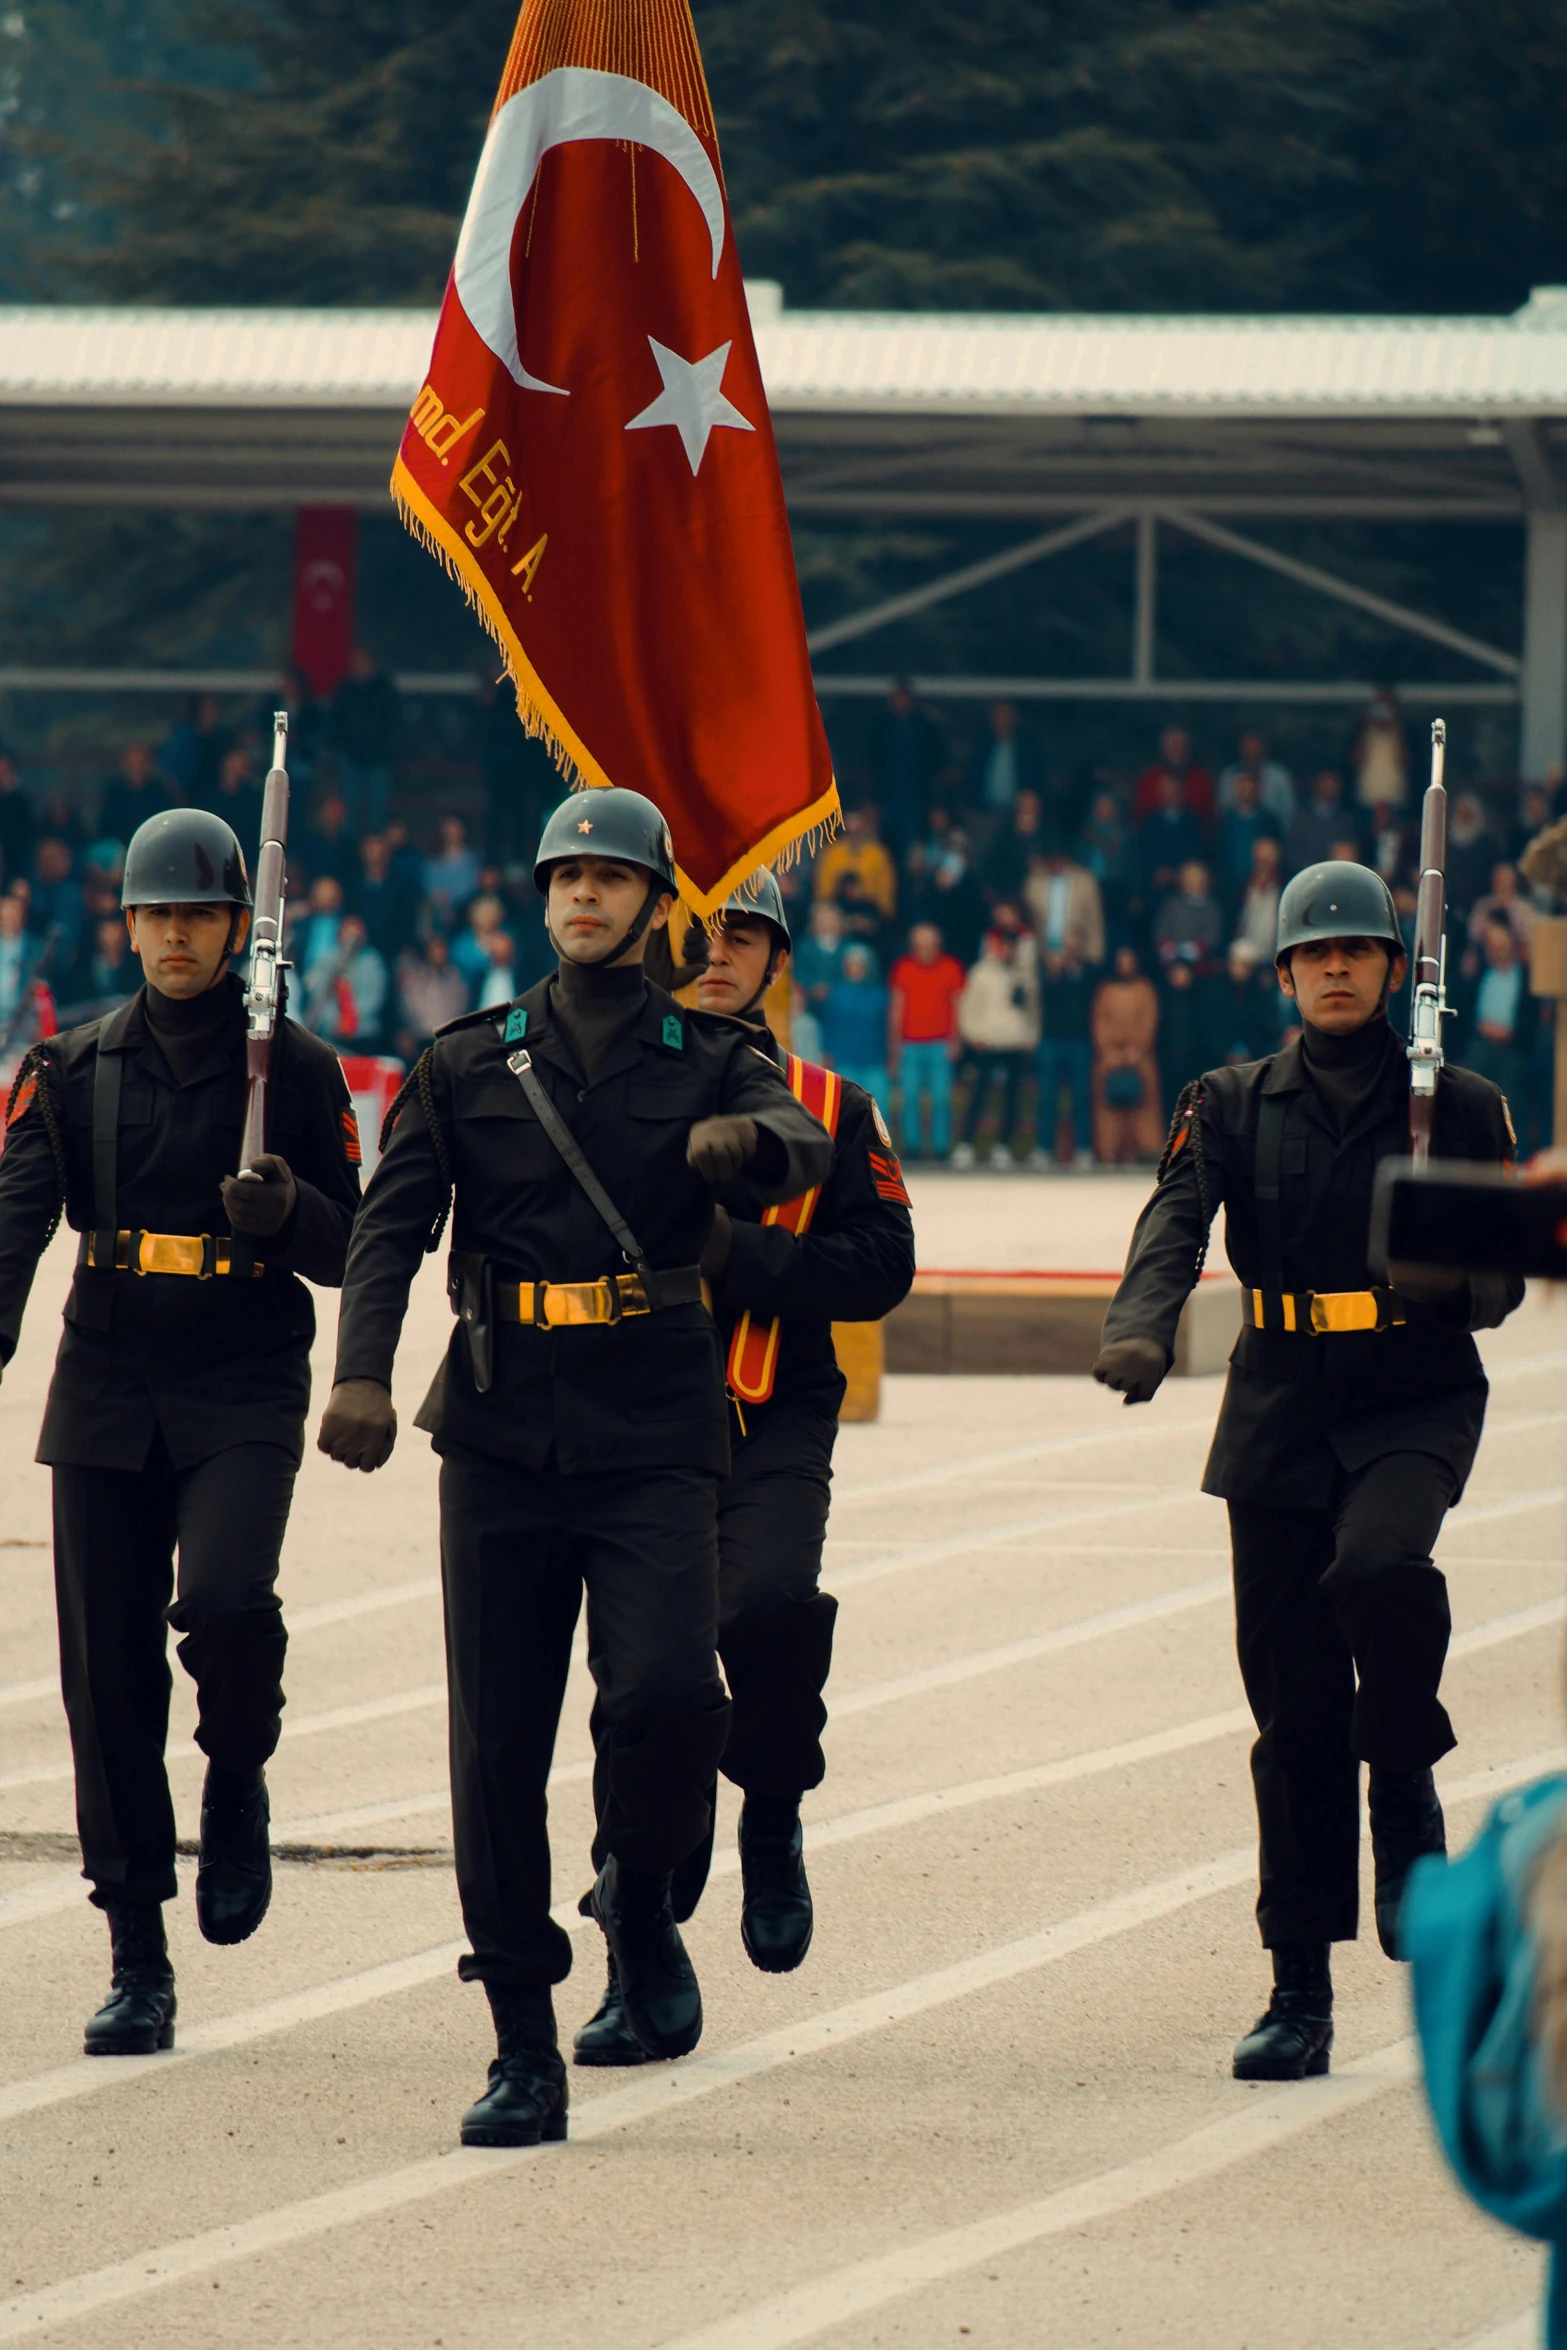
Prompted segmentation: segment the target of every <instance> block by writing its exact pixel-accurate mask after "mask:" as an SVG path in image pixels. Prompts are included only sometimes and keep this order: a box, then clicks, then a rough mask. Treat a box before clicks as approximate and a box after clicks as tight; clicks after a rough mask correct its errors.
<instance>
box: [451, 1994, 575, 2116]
mask: <svg viewBox="0 0 1567 2350" xmlns="http://www.w3.org/2000/svg"><path fill="white" fill-rule="evenodd" d="M484 1988H485V1992H486V1994H487V1996H488V1998H489V2002H490V2013H491V2015H493V2016H494V2018H495V2048H496V2054H495V2062H494V2063H493V2064H492V2065H491V2067H490V2084H489V2087H488V2088H487V2089H486V2090H485V2092H484V2095H483V2096H482V2097H481V2098H480V2099H479V2102H478V2104H477V2105H470V2106H469V2108H468V2110H467V2112H466V2113H465V2114H464V2115H463V2117H462V2142H463V2144H464V2145H465V2146H537V2145H538V2143H539V2141H540V2140H541V2139H543V2140H544V2141H545V2142H546V2143H548V2144H555V2143H557V2142H558V2141H559V2140H560V2139H562V2138H564V2137H565V2135H566V2067H565V2066H564V2065H563V2064H562V2062H561V2058H560V2049H559V2047H558V2046H557V2044H556V2039H555V2006H554V2002H553V2001H552V1999H551V1998H550V1995H549V1992H548V1990H547V1989H545V1990H542V1991H516V1990H509V1989H508V1988H507V1987H506V1986H505V1985H504V1984H500V1983H486V1984H485V1986H484Z"/></svg>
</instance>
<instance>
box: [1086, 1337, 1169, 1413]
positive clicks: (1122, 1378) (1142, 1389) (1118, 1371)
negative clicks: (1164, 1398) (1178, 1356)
mask: <svg viewBox="0 0 1567 2350" xmlns="http://www.w3.org/2000/svg"><path fill="white" fill-rule="evenodd" d="M1169 1368H1170V1359H1169V1357H1168V1355H1167V1354H1166V1353H1165V1351H1164V1348H1163V1347H1162V1346H1161V1345H1160V1344H1159V1341H1158V1339H1157V1338H1112V1339H1111V1341H1110V1343H1109V1345H1108V1346H1102V1347H1101V1348H1100V1349H1099V1360H1098V1361H1097V1362H1096V1363H1095V1365H1094V1377H1095V1378H1096V1379H1097V1380H1098V1382H1099V1384H1100V1386H1101V1387H1113V1388H1115V1389H1116V1390H1117V1391H1118V1392H1119V1393H1120V1394H1121V1395H1122V1396H1124V1397H1125V1399H1126V1401H1127V1402H1128V1403H1151V1402H1152V1401H1153V1399H1154V1397H1155V1396H1156V1395H1157V1394H1158V1392H1159V1389H1160V1388H1161V1386H1162V1385H1163V1384H1164V1375H1165V1373H1166V1371H1167V1370H1168V1369H1169Z"/></svg>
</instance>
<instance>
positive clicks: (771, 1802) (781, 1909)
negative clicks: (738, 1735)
mask: <svg viewBox="0 0 1567 2350" xmlns="http://www.w3.org/2000/svg"><path fill="white" fill-rule="evenodd" d="M740 1881H741V1884H742V1886H743V1887H744V1892H743V1895H742V1899H741V1903H740V1939H741V1941H742V1942H743V1943H744V1944H745V1949H746V1956H747V1957H748V1958H749V1959H750V1961H751V1964H752V1965H753V1966H757V1967H760V1968H761V1970H762V1972H763V1974H764V1975H788V1974H792V1973H793V1972H794V1969H795V1968H796V1967H797V1966H798V1965H799V1963H800V1961H801V1959H802V1958H804V1956H805V1954H806V1952H807V1951H808V1950H809V1949H810V1947H811V1934H812V1930H813V1928H814V1926H815V1923H816V1913H815V1911H814V1910H813V1909H812V1907H811V1888H810V1886H809V1885H808V1884H807V1883H806V1879H805V1835H804V1831H803V1829H802V1828H801V1826H800V1799H799V1797H798V1796H797V1795H794V1796H789V1795H748V1796H747V1797H746V1799H745V1802H744V1804H743V1805H742V1807H741V1811H740Z"/></svg>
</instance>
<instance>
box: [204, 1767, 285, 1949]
mask: <svg viewBox="0 0 1567 2350" xmlns="http://www.w3.org/2000/svg"><path fill="white" fill-rule="evenodd" d="M269 1817H270V1812H269V1807H268V1804H267V1775H266V1773H265V1771H262V1770H254V1771H220V1770H219V1768H218V1766H217V1764H216V1763H208V1765H207V1778H206V1784H205V1785H204V1786H203V1788H202V1791H201V1857H200V1858H199V1860H198V1861H197V1863H196V1923H197V1924H198V1925H199V1926H200V1928H201V1930H202V1933H203V1934H204V1935H205V1936H206V1938H207V1940H208V1941H209V1942H244V1941H247V1940H248V1939H249V1937H250V1936H251V1935H252V1934H253V1933H254V1932H255V1930H256V1928H257V1927H258V1926H259V1925H260V1923H261V1921H262V1919H263V1918H264V1917H265V1916H266V1914H267V1904H268V1902H269V1901H270V1900H271V1899H272V1851H271V1847H270V1845H269V1844H268V1842H267V1824H268V1820H269Z"/></svg>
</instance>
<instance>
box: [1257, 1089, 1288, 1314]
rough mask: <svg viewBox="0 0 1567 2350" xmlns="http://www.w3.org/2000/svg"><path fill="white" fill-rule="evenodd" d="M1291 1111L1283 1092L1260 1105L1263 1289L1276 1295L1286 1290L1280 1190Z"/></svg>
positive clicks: (1259, 1224) (1259, 1244) (1259, 1241)
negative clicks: (1287, 1126)
mask: <svg viewBox="0 0 1567 2350" xmlns="http://www.w3.org/2000/svg"><path fill="white" fill-rule="evenodd" d="M1288 1110H1289V1102H1288V1098H1287V1096H1286V1095H1284V1094H1282V1093H1265V1094H1264V1095H1263V1096H1262V1098H1261V1100H1260V1101H1259V1102H1258V1104H1257V1166H1256V1177H1255V1188H1256V1200H1257V1252H1258V1255H1259V1257H1260V1258H1261V1260H1262V1286H1263V1288H1264V1289H1268V1290H1271V1291H1272V1292H1273V1294H1274V1295H1275V1296H1277V1295H1278V1294H1279V1293H1280V1292H1281V1291H1282V1290H1283V1287H1284V1225H1283V1219H1282V1215H1281V1212H1280V1199H1279V1190H1280V1178H1281V1176H1282V1173H1283V1169H1284V1120H1285V1118H1286V1116H1287V1114H1288Z"/></svg>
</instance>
